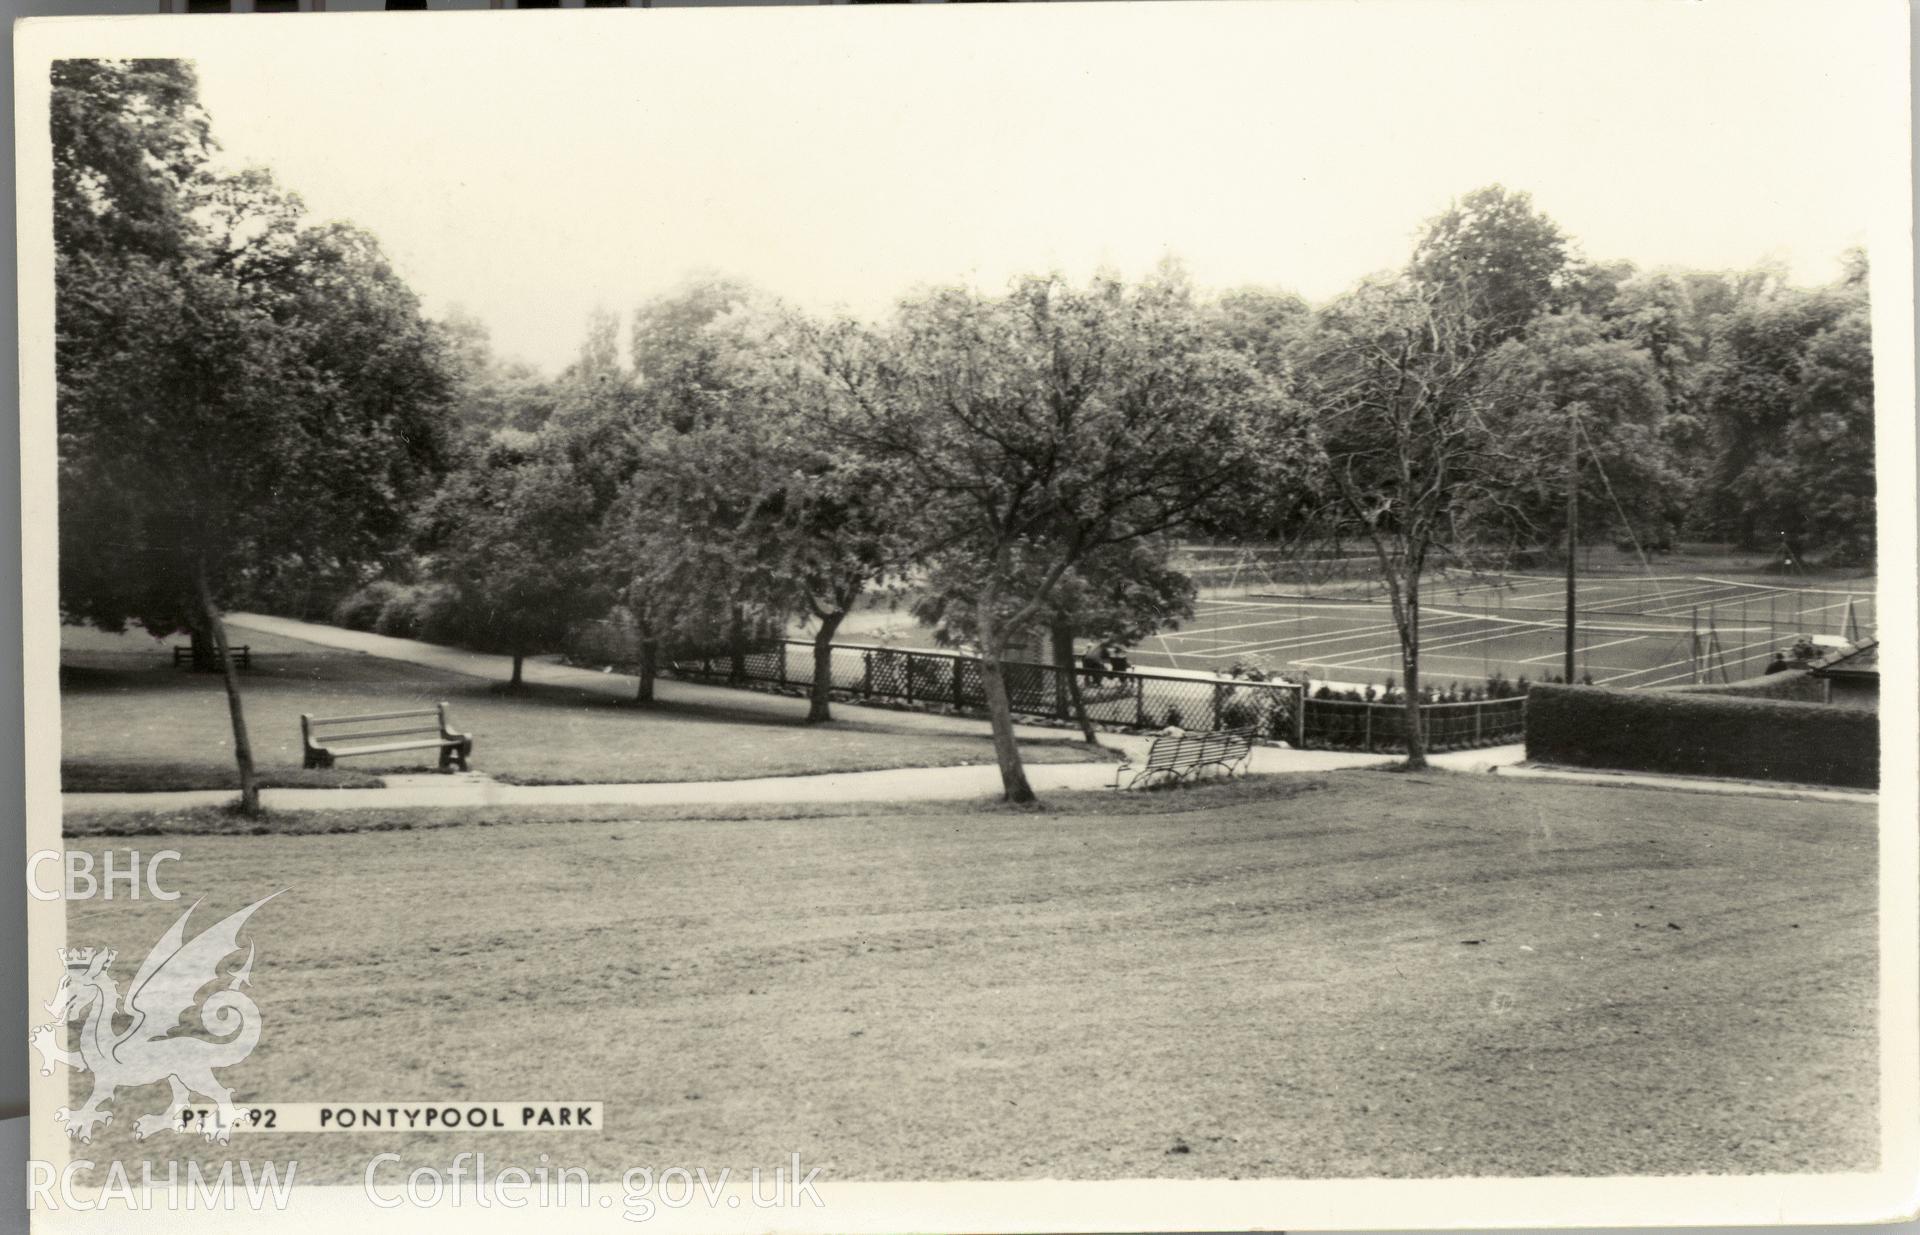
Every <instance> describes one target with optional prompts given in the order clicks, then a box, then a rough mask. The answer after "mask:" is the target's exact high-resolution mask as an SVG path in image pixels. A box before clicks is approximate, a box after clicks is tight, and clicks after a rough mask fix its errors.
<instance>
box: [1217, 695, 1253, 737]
mask: <svg viewBox="0 0 1920 1235" xmlns="http://www.w3.org/2000/svg"><path fill="white" fill-rule="evenodd" d="M1259 725H1260V709H1259V708H1258V707H1257V706H1255V705H1254V704H1253V703H1250V702H1248V701H1247V700H1245V699H1242V698H1240V697H1239V693H1238V692H1235V693H1234V694H1232V695H1230V696H1228V698H1227V703H1226V706H1225V707H1222V708H1221V709H1220V727H1221V728H1222V729H1256V728H1258V727H1259Z"/></svg>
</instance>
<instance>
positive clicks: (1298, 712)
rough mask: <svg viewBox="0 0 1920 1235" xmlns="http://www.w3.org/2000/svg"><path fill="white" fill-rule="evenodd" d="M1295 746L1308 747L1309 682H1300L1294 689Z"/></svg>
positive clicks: (1297, 747) (1299, 747) (1302, 748)
mask: <svg viewBox="0 0 1920 1235" xmlns="http://www.w3.org/2000/svg"><path fill="white" fill-rule="evenodd" d="M1293 748H1294V749H1295V750H1305V749H1306V748H1307V684H1306V683H1305V682H1302V683H1300V684H1299V685H1298V686H1296V687H1294V689H1293Z"/></svg>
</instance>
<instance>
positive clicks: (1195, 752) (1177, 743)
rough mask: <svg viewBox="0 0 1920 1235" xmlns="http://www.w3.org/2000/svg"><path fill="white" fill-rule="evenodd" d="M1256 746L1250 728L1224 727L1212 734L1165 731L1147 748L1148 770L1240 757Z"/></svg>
mask: <svg viewBox="0 0 1920 1235" xmlns="http://www.w3.org/2000/svg"><path fill="white" fill-rule="evenodd" d="M1252 746H1253V735H1252V731H1251V730H1247V729H1221V730H1218V731H1216V732H1213V733H1201V734H1190V733H1183V734H1171V733H1167V734H1162V735H1160V736H1159V737H1157V738H1155V739H1154V740H1153V745H1152V746H1150V747H1148V748H1147V764H1146V770H1147V771H1156V770H1159V769H1164V768H1179V767H1186V766H1187V765H1189V764H1195V763H1214V762H1217V761H1219V760H1221V759H1226V758H1228V757H1230V756H1237V755H1239V754H1242V753H1244V752H1246V751H1248V750H1250V749H1251V748H1252Z"/></svg>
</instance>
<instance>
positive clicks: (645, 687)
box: [633, 635, 660, 707]
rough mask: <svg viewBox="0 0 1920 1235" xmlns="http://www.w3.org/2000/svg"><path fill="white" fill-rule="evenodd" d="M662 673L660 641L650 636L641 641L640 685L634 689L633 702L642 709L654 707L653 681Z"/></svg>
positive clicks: (644, 636)
mask: <svg viewBox="0 0 1920 1235" xmlns="http://www.w3.org/2000/svg"><path fill="white" fill-rule="evenodd" d="M659 671H660V641H659V640H658V639H655V638H653V637H651V636H648V635H642V636H641V639H640V684H639V686H637V687H635V688H634V692H633V701H634V702H635V703H637V704H640V705H641V706H642V707H652V706H653V679H654V677H655V676H656V675H657V674H658V673H659Z"/></svg>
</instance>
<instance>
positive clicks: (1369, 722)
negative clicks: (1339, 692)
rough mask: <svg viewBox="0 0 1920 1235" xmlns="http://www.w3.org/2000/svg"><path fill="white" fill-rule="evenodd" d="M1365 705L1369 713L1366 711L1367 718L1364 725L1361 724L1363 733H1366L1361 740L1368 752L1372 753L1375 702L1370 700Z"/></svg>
mask: <svg viewBox="0 0 1920 1235" xmlns="http://www.w3.org/2000/svg"><path fill="white" fill-rule="evenodd" d="M1364 706H1365V707H1366V709H1367V713H1366V720H1365V721H1364V722H1363V723H1362V726H1361V733H1362V734H1364V735H1365V736H1364V737H1362V738H1361V742H1362V743H1363V745H1364V746H1365V748H1366V751H1367V753H1368V754H1372V753H1373V702H1372V700H1368V701H1367V703H1366V704H1365V705H1364Z"/></svg>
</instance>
